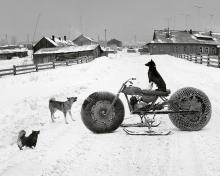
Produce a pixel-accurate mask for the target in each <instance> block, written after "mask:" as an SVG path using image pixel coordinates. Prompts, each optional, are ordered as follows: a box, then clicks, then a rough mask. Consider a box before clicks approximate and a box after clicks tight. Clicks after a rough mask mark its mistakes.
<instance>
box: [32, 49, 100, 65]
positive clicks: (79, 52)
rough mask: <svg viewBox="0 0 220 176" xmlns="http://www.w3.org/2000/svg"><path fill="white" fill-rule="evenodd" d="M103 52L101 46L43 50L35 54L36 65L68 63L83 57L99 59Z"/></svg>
mask: <svg viewBox="0 0 220 176" xmlns="http://www.w3.org/2000/svg"><path fill="white" fill-rule="evenodd" d="M102 54H103V50H102V49H101V47H100V45H84V46H65V47H53V48H43V49H40V50H38V51H37V52H35V53H34V54H33V60H34V63H35V64H38V63H47V62H53V61H67V60H68V59H77V58H79V57H82V56H87V57H93V58H97V57H100V56H102Z"/></svg>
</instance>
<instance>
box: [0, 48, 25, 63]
mask: <svg viewBox="0 0 220 176" xmlns="http://www.w3.org/2000/svg"><path fill="white" fill-rule="evenodd" d="M26 56H28V49H27V48H24V47H20V46H16V45H7V46H0V60H1V59H2V60H5V59H12V58H13V57H19V58H21V57H26Z"/></svg>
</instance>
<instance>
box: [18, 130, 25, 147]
mask: <svg viewBox="0 0 220 176" xmlns="http://www.w3.org/2000/svg"><path fill="white" fill-rule="evenodd" d="M25 134H26V131H24V130H21V131H19V133H18V139H17V145H18V148H19V149H20V150H22V147H23V144H22V140H23V139H24V137H25Z"/></svg>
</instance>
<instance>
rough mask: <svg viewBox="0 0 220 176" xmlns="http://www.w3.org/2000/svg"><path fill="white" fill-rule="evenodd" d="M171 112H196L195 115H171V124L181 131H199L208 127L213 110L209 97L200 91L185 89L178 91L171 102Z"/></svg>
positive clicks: (171, 98) (191, 88)
mask: <svg viewBox="0 0 220 176" xmlns="http://www.w3.org/2000/svg"><path fill="white" fill-rule="evenodd" d="M169 110H172V111H179V110H186V111H188V110H196V111H199V112H198V113H194V114H178V113H176V114H169V118H170V120H171V122H172V123H173V124H174V125H175V126H176V127H177V128H179V129H181V130H187V131H197V130H200V129H202V128H203V127H205V126H206V125H207V123H208V122H209V120H210V118H211V113H212V108H211V103H210V101H209V98H208V97H207V95H206V94H205V93H204V92H202V91H201V90H199V89H196V88H193V87H185V88H182V89H179V90H178V91H176V92H175V93H174V94H173V95H172V96H171V97H170V100H169Z"/></svg>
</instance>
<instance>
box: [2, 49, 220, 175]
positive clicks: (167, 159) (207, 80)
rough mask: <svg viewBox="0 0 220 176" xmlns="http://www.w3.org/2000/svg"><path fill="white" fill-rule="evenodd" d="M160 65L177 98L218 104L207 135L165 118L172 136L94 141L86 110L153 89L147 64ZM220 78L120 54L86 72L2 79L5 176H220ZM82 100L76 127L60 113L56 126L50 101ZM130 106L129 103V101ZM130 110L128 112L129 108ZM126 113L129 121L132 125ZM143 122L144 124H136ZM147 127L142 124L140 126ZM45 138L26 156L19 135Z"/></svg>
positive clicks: (112, 136)
mask: <svg viewBox="0 0 220 176" xmlns="http://www.w3.org/2000/svg"><path fill="white" fill-rule="evenodd" d="M149 59H154V61H155V62H156V64H157V68H158V70H159V72H160V73H161V75H162V76H163V78H164V80H165V81H166V83H167V87H168V88H169V89H171V91H172V92H175V91H176V90H178V89H179V88H182V87H185V86H193V87H196V88H199V89H201V90H203V91H204V92H205V93H206V94H207V95H208V97H209V98H210V100H211V103H212V110H213V113H212V118H211V121H210V122H209V124H208V125H207V126H206V127H205V128H204V129H203V130H201V131H196V132H186V131H180V130H178V129H177V128H176V127H174V126H173V125H172V123H171V122H170V120H169V118H168V116H167V115H162V116H159V118H160V119H161V120H162V125H161V126H162V127H166V128H168V129H170V130H172V133H171V134H170V135H168V136H129V135H126V134H125V133H124V131H123V130H122V129H121V128H118V129H117V130H116V131H115V132H114V133H109V134H93V133H92V132H90V131H89V130H88V129H87V128H86V127H85V126H84V125H83V123H82V121H81V117H80V110H81V105H82V103H83V101H84V99H85V98H86V97H87V96H88V95H90V94H91V93H92V92H94V91H99V90H106V91H110V92H113V93H116V92H117V91H118V89H119V87H120V86H121V83H122V82H123V81H125V80H126V79H128V78H130V77H136V78H137V81H136V82H135V85H137V86H140V87H143V88H145V87H146V86H147V82H148V80H147V71H148V70H147V68H146V67H145V66H144V64H145V63H146V62H147V61H149ZM219 75H220V70H219V69H217V68H211V67H206V66H204V65H199V64H194V63H192V62H188V61H185V60H181V59H178V58H174V57H172V56H168V55H160V56H146V55H138V54H137V53H132V54H128V53H123V52H119V53H117V54H116V55H110V56H109V57H101V58H97V59H96V60H94V61H92V62H90V63H86V64H80V65H73V66H69V67H60V68H57V69H55V70H45V71H41V72H38V73H30V74H25V75H18V76H7V77H2V78H0V107H1V108H0V109H1V113H0V175H1V176H15V175H16V176H29V175H31V176H56V175H59V176H60V175H62V176H72V175H75V176H82V175H83V176H91V175H92V176H103V175H106V176H115V175H122V176H134V175H137V176H146V175H149V176H186V175H188V176H219V175H220V165H219V163H220V150H219V149H220V135H219V132H220V128H219V126H220V118H219V117H220V107H219V104H220V94H219V90H220V79H219ZM69 96H77V97H78V101H77V102H76V103H74V104H73V107H72V114H73V117H74V118H75V121H74V122H73V121H71V119H70V118H68V121H69V124H68V125H66V124H65V123H64V119H63V115H62V114H61V113H60V112H57V113H56V114H55V115H56V116H57V119H56V122H55V123H51V120H50V113H49V109H48V100H49V99H50V98H51V97H55V98H56V99H58V100H65V98H66V97H69ZM121 99H122V101H123V102H125V99H124V97H122V96H121ZM125 105H126V104H125ZM125 108H126V116H125V121H129V120H130V119H131V115H130V114H129V112H128V108H127V107H126V106H125ZM133 118H134V119H136V118H137V117H133ZM138 120H139V119H137V121H138ZM21 129H24V130H26V131H27V133H30V132H31V130H40V135H39V138H38V143H37V146H36V148H35V149H28V148H25V149H24V150H23V151H20V150H19V149H18V147H17V145H16V139H17V134H18V131H19V130H21Z"/></svg>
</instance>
